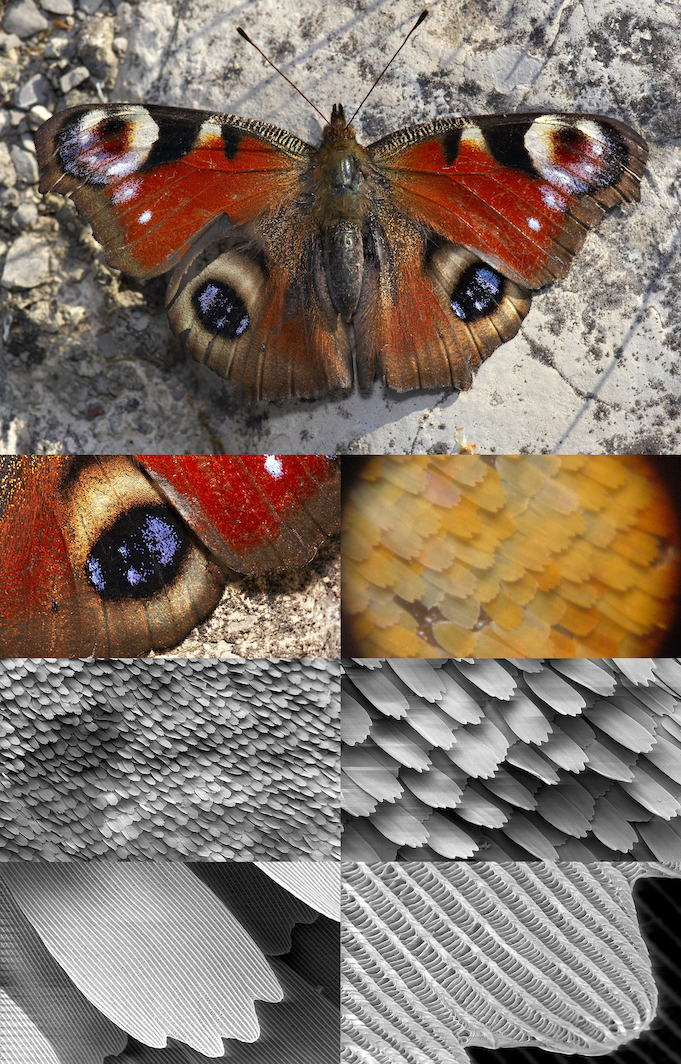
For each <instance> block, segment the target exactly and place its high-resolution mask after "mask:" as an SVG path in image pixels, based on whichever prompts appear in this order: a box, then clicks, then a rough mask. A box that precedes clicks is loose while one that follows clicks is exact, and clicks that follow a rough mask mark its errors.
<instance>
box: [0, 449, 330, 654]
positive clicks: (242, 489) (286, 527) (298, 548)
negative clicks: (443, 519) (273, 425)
mask: <svg viewBox="0 0 681 1064" xmlns="http://www.w3.org/2000/svg"><path fill="white" fill-rule="evenodd" d="M339 479H340V473H339V470H338V468H337V462H336V461H335V460H334V459H333V458H327V457H325V456H323V455H320V456H316V455H304V456H295V455H255V456H250V457H243V458H242V457H208V456H196V455H191V456H181V457H180V456H174V455H146V456H138V458H137V459H134V458H132V457H129V456H123V455H116V456H110V457H99V458H98V457H91V458H85V457H79V458H61V457H53V456H50V457H43V456H26V457H19V458H3V459H2V460H0V571H1V572H2V573H3V574H4V576H3V580H2V585H1V587H0V656H3V657H34V656H43V655H48V656H55V657H86V656H89V655H93V656H107V657H117V656H124V657H130V656H133V655H136V654H142V653H145V652H146V651H148V650H150V649H152V648H154V649H162V648H165V647H168V646H173V645H175V644H176V643H178V642H180V640H181V639H183V638H184V637H185V636H186V635H187V634H188V633H189V632H190V631H191V629H192V628H193V627H194V626H195V625H196V624H198V623H199V622H200V621H201V620H202V619H203V618H204V617H205V616H206V615H207V614H208V613H209V612H210V610H212V608H213V607H214V606H215V605H216V604H217V602H218V601H219V598H220V595H221V592H222V589H223V586H224V576H223V573H222V568H231V569H235V570H236V571H238V572H241V573H261V572H266V571H273V570H282V569H286V568H290V567H294V566H300V565H304V564H305V563H306V562H307V561H309V559H310V558H311V557H312V556H313V555H314V553H315V551H316V549H317V547H318V546H319V545H320V543H321V542H322V541H323V540H324V538H325V537H326V535H328V534H329V533H331V532H333V531H335V530H336V529H337V528H338V524H339V514H340V502H339ZM190 529H191V530H192V531H193V532H194V533H195V535H196V536H198V539H199V540H200V541H201V543H202V544H203V547H204V548H205V549H202V547H201V545H200V544H198V543H197V542H196V541H195V539H194V536H192V534H191V532H190ZM216 561H217V562H218V563H219V564H216Z"/></svg>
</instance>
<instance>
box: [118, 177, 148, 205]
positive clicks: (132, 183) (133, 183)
mask: <svg viewBox="0 0 681 1064" xmlns="http://www.w3.org/2000/svg"><path fill="white" fill-rule="evenodd" d="M141 183H142V182H141V181H140V180H139V179H138V178H135V177H133V178H131V179H130V180H128V181H121V183H120V185H117V186H116V188H114V190H113V192H112V193H111V201H112V203H129V202H130V200H132V199H134V198H135V196H136V195H137V193H138V192H139V188H140V185H141Z"/></svg>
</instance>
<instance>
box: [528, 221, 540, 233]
mask: <svg viewBox="0 0 681 1064" xmlns="http://www.w3.org/2000/svg"><path fill="white" fill-rule="evenodd" d="M527 224H528V225H529V227H530V229H534V231H535V233H538V232H539V230H540V229H541V222H540V221H539V219H538V218H528V219H527Z"/></svg>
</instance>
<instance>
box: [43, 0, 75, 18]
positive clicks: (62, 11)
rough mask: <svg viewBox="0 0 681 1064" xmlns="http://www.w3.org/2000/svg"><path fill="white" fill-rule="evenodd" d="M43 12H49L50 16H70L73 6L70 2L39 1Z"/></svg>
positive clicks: (56, 0)
mask: <svg viewBox="0 0 681 1064" xmlns="http://www.w3.org/2000/svg"><path fill="white" fill-rule="evenodd" d="M40 6H41V7H42V9H43V11H49V13H50V14H51V15H72V14H73V4H72V3H71V0H40Z"/></svg>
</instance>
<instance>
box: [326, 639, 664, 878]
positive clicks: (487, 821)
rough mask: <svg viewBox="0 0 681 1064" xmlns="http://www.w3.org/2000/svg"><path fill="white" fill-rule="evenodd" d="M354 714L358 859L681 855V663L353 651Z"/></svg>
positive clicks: (353, 827) (351, 837)
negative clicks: (356, 656)
mask: <svg viewBox="0 0 681 1064" xmlns="http://www.w3.org/2000/svg"><path fill="white" fill-rule="evenodd" d="M369 681H370V682H369ZM390 688H392V689H393V693H392V694H391V693H390ZM416 691H420V692H424V691H425V692H427V693H428V696H429V697H428V698H426V697H424V696H423V695H422V694H417V693H416ZM376 692H379V696H378V697H376V698H375V701H374V695H375V693H376ZM346 700H347V704H348V705H349V707H350V708H349V713H350V719H351V724H352V726H351V727H349V728H346V727H345V724H344V720H343V718H344V716H345V706H346ZM396 706H398V707H400V712H399V715H396V713H395V707H396ZM474 710H476V711H477V712H475V711H474ZM360 715H361V716H360ZM341 718H342V729H343V733H344V745H343V748H342V755H341V767H342V781H341V786H342V792H343V820H344V828H343V840H342V848H343V856H344V857H346V858H348V859H350V860H357V861H376V860H387V861H389V860H394V859H396V858H398V859H403V860H408V859H419V860H439V859H442V858H447V859H450V860H456V859H464V858H471V857H476V858H478V859H483V858H484V859H487V860H504V859H511V860H533V859H540V860H547V861H555V860H612V859H616V858H617V857H618V856H619V857H622V856H624V855H629V856H630V857H632V858H634V859H636V860H641V861H650V860H661V861H674V860H681V663H680V662H679V660H677V659H673V658H654V659H640V660H637V661H636V662H632V661H629V660H613V659H586V658H585V659H580V660H577V659H574V660H573V659H561V658H557V659H553V660H542V659H526V660H522V659H513V660H512V659H500V660H494V661H492V660H488V659H485V658H483V659H474V660H469V661H461V660H458V659H454V660H449V661H442V660H440V659H434V660H423V659H410V660H408V661H404V660H399V661H393V660H390V661H385V660H381V659H372V660H366V659H362V660H361V661H360V660H350V659H348V660H347V661H346V663H345V665H344V676H343V679H342V709H341ZM359 720H361V721H362V726H361V727H358V726H357V721H359Z"/></svg>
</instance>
